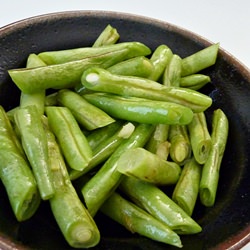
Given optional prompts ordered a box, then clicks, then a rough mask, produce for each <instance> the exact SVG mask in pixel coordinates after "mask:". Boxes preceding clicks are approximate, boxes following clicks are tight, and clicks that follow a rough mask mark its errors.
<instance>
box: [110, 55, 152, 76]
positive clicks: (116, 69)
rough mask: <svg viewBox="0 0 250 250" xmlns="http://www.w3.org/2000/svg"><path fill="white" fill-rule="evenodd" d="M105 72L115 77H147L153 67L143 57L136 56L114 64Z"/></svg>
mask: <svg viewBox="0 0 250 250" xmlns="http://www.w3.org/2000/svg"><path fill="white" fill-rule="evenodd" d="M107 70H108V71H109V72H110V73H112V74H116V75H124V76H140V77H148V76H149V75H150V74H151V73H152V72H153V70H154V66H153V64H152V62H151V61H150V60H149V59H148V58H146V57H145V56H137V57H133V58H130V59H128V60H126V61H122V62H120V63H117V64H114V65H113V66H111V67H109V68H107Z"/></svg>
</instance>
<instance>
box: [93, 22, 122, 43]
mask: <svg viewBox="0 0 250 250" xmlns="http://www.w3.org/2000/svg"><path fill="white" fill-rule="evenodd" d="M119 38H120V35H119V33H118V32H117V29H115V28H114V27H112V26H111V25H110V24H108V25H107V26H106V27H105V29H104V30H103V31H102V32H101V33H100V35H99V36H98V37H97V39H96V40H95V42H94V44H93V45H92V47H101V46H104V45H110V44H115V43H116V42H117V41H118V40H119Z"/></svg>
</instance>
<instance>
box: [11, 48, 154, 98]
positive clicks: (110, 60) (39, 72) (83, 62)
mask: <svg viewBox="0 0 250 250" xmlns="http://www.w3.org/2000/svg"><path fill="white" fill-rule="evenodd" d="M109 46H111V45H109ZM92 49H93V48H92ZM148 53H150V49H149V48H148V47H146V46H145V45H143V44H141V43H126V44H122V45H120V47H117V49H116V50H114V51H112V52H109V53H103V54H101V55H99V56H96V55H95V56H92V57H86V58H83V59H79V60H74V61H70V62H66V63H61V64H55V65H48V66H43V67H37V68H29V69H27V68H24V69H22V68H20V69H11V70H9V71H8V73H9V75H10V77H11V78H12V80H13V82H14V83H15V84H16V85H17V86H18V88H19V89H20V90H21V91H23V92H24V93H32V92H37V91H42V90H46V89H49V88H54V89H62V88H73V87H74V86H75V85H76V84H78V83H80V81H81V76H82V73H83V71H84V70H86V69H87V68H88V67H90V66H98V67H104V68H108V67H110V66H112V65H114V64H116V63H118V62H120V61H123V60H126V59H129V58H131V57H135V56H141V55H147V54H148Z"/></svg>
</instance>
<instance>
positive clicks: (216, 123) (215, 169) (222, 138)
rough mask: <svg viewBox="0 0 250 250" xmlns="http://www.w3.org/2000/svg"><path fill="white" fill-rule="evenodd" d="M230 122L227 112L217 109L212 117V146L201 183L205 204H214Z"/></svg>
mask: <svg viewBox="0 0 250 250" xmlns="http://www.w3.org/2000/svg"><path fill="white" fill-rule="evenodd" d="M228 130H229V124H228V119H227V117H226V115H225V113H224V112H223V111H222V110H221V109H216V110H215V111H214V113H213V118H212V134H211V140H212V146H211V150H210V153H209V155H208V158H207V160H206V163H205V164H204V166H203V170H202V176H201V183H200V191H199V192H200V200H201V202H202V204H203V205H205V206H208V207H211V206H213V205H214V202H215V198H216V193H217V188H218V182H219V175H220V167H221V162H222V158H223V155H224V151H225V148H226V142H227V138H228Z"/></svg>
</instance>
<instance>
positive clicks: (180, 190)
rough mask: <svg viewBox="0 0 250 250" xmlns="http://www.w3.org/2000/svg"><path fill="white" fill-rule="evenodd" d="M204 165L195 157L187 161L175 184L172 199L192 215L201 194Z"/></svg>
mask: <svg viewBox="0 0 250 250" xmlns="http://www.w3.org/2000/svg"><path fill="white" fill-rule="evenodd" d="M201 171H202V166H201V165H200V164H198V163H197V161H196V160H195V158H192V159H190V160H189V161H187V162H186V164H185V165H184V167H183V170H182V172H181V176H180V178H179V180H178V182H177V184H176V186H175V189H174V192H173V195H172V199H173V201H174V202H176V204H178V205H179V206H180V207H181V208H182V209H183V210H184V211H185V212H186V213H187V214H188V215H189V216H192V214H193V210H194V207H195V204H196V200H197V197H198V194H199V186H200V179H201Z"/></svg>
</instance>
